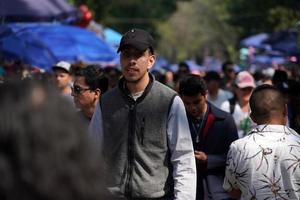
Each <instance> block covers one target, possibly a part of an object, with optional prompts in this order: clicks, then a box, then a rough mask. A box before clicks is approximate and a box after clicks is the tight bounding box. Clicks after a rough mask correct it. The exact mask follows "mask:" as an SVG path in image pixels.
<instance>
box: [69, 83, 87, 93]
mask: <svg viewBox="0 0 300 200" xmlns="http://www.w3.org/2000/svg"><path fill="white" fill-rule="evenodd" d="M71 88H72V91H73V93H74V94H80V93H82V92H84V91H87V90H90V88H82V87H80V86H78V85H73V87H71Z"/></svg>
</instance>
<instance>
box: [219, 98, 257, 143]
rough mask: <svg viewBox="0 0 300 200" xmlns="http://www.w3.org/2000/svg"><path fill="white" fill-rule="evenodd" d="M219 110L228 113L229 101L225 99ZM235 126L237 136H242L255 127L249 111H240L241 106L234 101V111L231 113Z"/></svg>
mask: <svg viewBox="0 0 300 200" xmlns="http://www.w3.org/2000/svg"><path fill="white" fill-rule="evenodd" d="M221 110H224V111H225V112H229V113H230V103H229V101H225V102H223V103H222V105H221ZM232 117H233V119H234V122H235V125H236V128H237V130H238V135H239V138H242V137H244V136H245V135H246V134H247V133H248V132H249V131H250V130H251V129H253V128H254V127H255V124H254V122H253V121H252V120H251V118H250V116H249V112H244V111H242V108H241V106H240V105H239V104H238V102H236V104H235V106H234V112H233V113H232Z"/></svg>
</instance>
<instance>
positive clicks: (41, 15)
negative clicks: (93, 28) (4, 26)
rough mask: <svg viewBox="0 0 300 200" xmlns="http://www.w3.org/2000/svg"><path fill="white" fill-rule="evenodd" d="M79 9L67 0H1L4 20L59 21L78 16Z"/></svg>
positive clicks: (0, 11)
mask: <svg viewBox="0 0 300 200" xmlns="http://www.w3.org/2000/svg"><path fill="white" fill-rule="evenodd" d="M77 15H78V12H77V9H76V8H75V7H73V6H71V5H70V4H69V3H68V2H67V1H66V0H38V1H37V0H1V1H0V20H1V21H2V22H25V21H26V22H36V21H40V22H41V21H54V20H55V21H57V20H66V19H70V18H72V19H74V18H77Z"/></svg>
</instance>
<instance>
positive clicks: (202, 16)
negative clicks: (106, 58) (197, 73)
mask: <svg viewBox="0 0 300 200" xmlns="http://www.w3.org/2000/svg"><path fill="white" fill-rule="evenodd" d="M69 1H71V2H72V3H73V4H74V5H80V4H86V5H87V6H88V7H89V8H90V9H91V10H92V11H93V14H94V18H95V20H96V21H97V22H99V23H101V24H103V25H106V26H109V27H112V28H114V29H116V30H117V31H119V32H121V33H124V32H125V31H127V30H128V29H130V28H132V27H137V28H144V29H146V30H148V31H149V32H150V33H152V34H153V35H154V36H155V38H156V40H157V41H158V51H159V52H160V53H161V54H163V55H164V56H166V57H167V58H169V59H171V60H175V61H177V60H181V59H186V58H197V57H202V56H203V55H205V54H215V53H216V52H219V53H220V52H221V54H222V55H223V56H224V55H226V54H229V55H231V58H232V56H234V55H235V50H236V49H237V44H238V42H239V40H240V39H241V38H243V37H246V36H249V35H252V34H256V33H260V32H269V33H271V32H274V31H278V30H283V29H286V28H289V27H295V26H296V25H297V23H298V22H299V20H300V12H299V8H300V1H299V0H264V1H261V0H251V1H249V0H127V1H122V0H114V1H110V0H101V1H99V0H69Z"/></svg>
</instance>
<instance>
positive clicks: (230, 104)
mask: <svg viewBox="0 0 300 200" xmlns="http://www.w3.org/2000/svg"><path fill="white" fill-rule="evenodd" d="M228 101H229V111H230V114H233V113H234V109H235V103H236V99H235V97H232V98H230V99H228Z"/></svg>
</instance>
